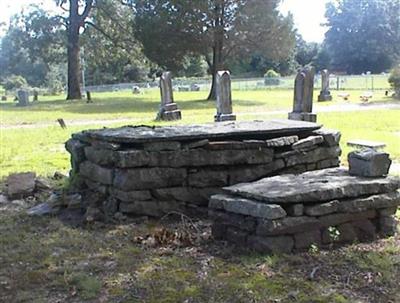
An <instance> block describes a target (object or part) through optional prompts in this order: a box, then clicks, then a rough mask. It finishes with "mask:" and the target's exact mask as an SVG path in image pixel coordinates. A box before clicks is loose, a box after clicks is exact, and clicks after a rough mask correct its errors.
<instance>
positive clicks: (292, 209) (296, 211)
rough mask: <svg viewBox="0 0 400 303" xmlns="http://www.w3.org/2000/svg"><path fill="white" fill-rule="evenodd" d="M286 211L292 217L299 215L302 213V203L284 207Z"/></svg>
mask: <svg viewBox="0 0 400 303" xmlns="http://www.w3.org/2000/svg"><path fill="white" fill-rule="evenodd" d="M286 212H287V213H288V215H289V216H292V217H300V216H302V215H303V214H304V205H303V204H294V205H289V206H288V207H286Z"/></svg>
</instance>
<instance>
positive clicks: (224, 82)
mask: <svg viewBox="0 0 400 303" xmlns="http://www.w3.org/2000/svg"><path fill="white" fill-rule="evenodd" d="M216 92H217V114H216V115H215V117H214V120H215V122H222V121H235V120H236V115H234V114H233V113H232V94H231V75H230V73H229V71H218V72H217V75H216Z"/></svg>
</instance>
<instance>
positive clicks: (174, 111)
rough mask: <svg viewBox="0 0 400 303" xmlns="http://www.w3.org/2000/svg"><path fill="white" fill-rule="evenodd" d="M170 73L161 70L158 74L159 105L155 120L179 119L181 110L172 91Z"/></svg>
mask: <svg viewBox="0 0 400 303" xmlns="http://www.w3.org/2000/svg"><path fill="white" fill-rule="evenodd" d="M172 91H173V90H172V73H171V72H169V71H166V72H163V73H162V74H161V76H160V93H161V105H160V111H159V112H158V115H157V118H156V119H157V120H166V121H170V120H179V119H181V112H180V110H178V107H177V105H176V103H174V97H173V92H172Z"/></svg>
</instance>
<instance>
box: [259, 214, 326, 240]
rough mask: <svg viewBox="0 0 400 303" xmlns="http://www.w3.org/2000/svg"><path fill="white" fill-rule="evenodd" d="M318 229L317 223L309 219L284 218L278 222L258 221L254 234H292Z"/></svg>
mask: <svg viewBox="0 0 400 303" xmlns="http://www.w3.org/2000/svg"><path fill="white" fill-rule="evenodd" d="M319 227H320V223H319V221H318V220H317V219H316V218H311V217H286V218H283V219H279V220H264V219H258V224H257V230H256V234H257V235H260V236H273V235H283V234H294V233H301V232H306V231H310V230H313V229H316V228H319Z"/></svg>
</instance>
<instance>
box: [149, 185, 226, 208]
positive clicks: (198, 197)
mask: <svg viewBox="0 0 400 303" xmlns="http://www.w3.org/2000/svg"><path fill="white" fill-rule="evenodd" d="M221 192H222V190H221V189H220V188H215V187H211V188H193V187H171V188H161V189H154V190H152V195H153V196H154V198H155V199H156V200H161V201H169V200H176V201H182V202H188V203H190V204H196V205H201V206H207V205H208V200H209V198H210V197H211V196H212V195H214V194H218V193H221Z"/></svg>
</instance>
